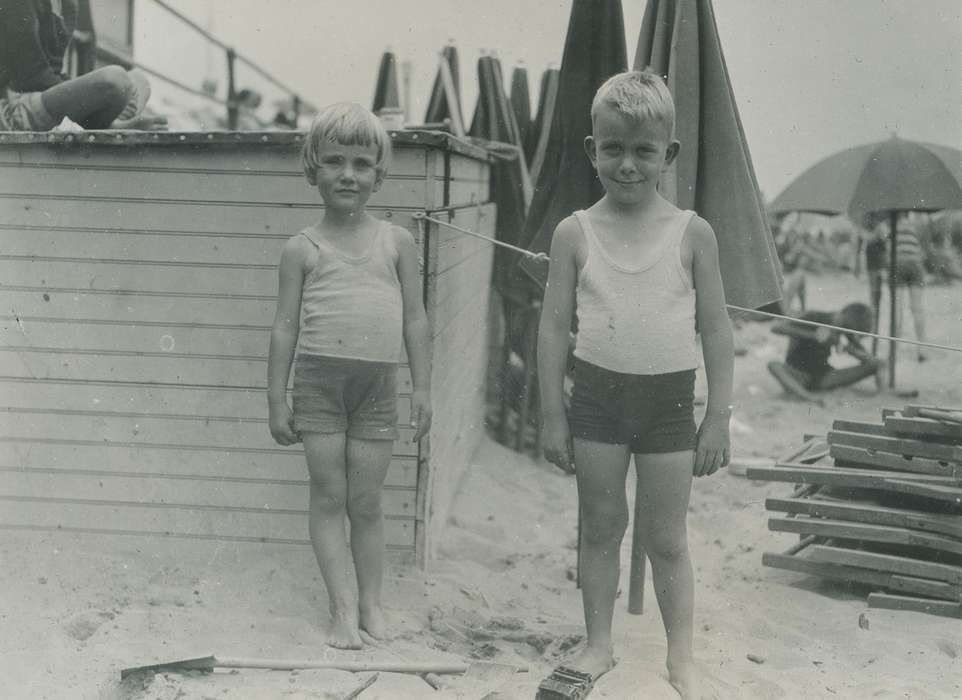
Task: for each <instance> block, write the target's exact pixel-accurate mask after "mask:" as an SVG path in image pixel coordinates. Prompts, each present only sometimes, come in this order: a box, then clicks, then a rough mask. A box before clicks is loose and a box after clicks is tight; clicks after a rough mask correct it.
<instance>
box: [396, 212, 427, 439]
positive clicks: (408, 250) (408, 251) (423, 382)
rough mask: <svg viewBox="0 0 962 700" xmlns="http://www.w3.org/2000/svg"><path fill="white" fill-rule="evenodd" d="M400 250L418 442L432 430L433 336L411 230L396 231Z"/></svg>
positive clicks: (412, 396) (405, 332) (413, 414)
mask: <svg viewBox="0 0 962 700" xmlns="http://www.w3.org/2000/svg"><path fill="white" fill-rule="evenodd" d="M394 231H395V241H396V243H397V250H398V266H397V269H398V279H399V280H400V281H401V301H402V303H403V306H404V346H405V348H406V349H407V353H408V362H409V363H410V365H411V381H412V383H413V384H414V391H413V392H412V394H411V421H412V423H413V426H414V429H415V430H414V441H415V442H417V441H418V440H420V439H421V438H422V437H424V436H425V435H427V432H428V430H429V429H430V427H431V335H430V328H429V327H428V316H427V314H426V313H425V311H424V302H423V301H422V294H421V275H420V272H419V270H418V248H417V243H416V242H415V240H414V236H412V235H411V232H410V231H408V230H407V229H403V228H401V227H399V226H395V227H394Z"/></svg>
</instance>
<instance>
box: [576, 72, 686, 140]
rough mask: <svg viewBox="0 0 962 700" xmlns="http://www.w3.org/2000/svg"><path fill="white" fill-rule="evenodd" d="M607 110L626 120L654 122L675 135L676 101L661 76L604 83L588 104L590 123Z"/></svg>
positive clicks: (621, 76) (620, 77)
mask: <svg viewBox="0 0 962 700" xmlns="http://www.w3.org/2000/svg"><path fill="white" fill-rule="evenodd" d="M603 107H607V108H609V109H613V110H615V111H616V112H618V113H619V114H622V115H624V116H626V117H632V118H634V119H638V120H643V121H655V122H658V123H660V124H663V125H664V126H665V127H666V128H667V130H668V138H672V137H673V136H674V135H675V101H674V100H673V99H672V97H671V93H670V92H668V86H666V85H665V82H664V80H662V78H661V76H660V75H657V74H656V73H652V72H651V71H649V70H644V71H637V70H635V71H627V72H625V73H618V74H616V75H613V76H611V77H610V78H608V80H606V81H605V82H604V83H603V84H602V86H601V87H600V88H598V92H596V93H595V98H594V100H592V102H591V123H592V125H594V123H595V119H597V117H598V112H599V111H600V110H601V109H602V108H603Z"/></svg>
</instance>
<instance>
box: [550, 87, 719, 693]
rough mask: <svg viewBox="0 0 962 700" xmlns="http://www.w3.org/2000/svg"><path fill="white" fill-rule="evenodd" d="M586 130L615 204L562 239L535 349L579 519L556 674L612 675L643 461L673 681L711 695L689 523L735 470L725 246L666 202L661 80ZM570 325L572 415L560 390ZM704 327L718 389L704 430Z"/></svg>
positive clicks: (607, 93) (641, 498)
mask: <svg viewBox="0 0 962 700" xmlns="http://www.w3.org/2000/svg"><path fill="white" fill-rule="evenodd" d="M591 117H592V134H591V135H590V136H588V137H587V138H586V139H585V149H586V151H587V153H588V157H589V158H590V159H591V162H592V164H593V165H594V167H595V169H596V171H597V174H598V178H599V179H600V180H601V183H602V185H603V186H604V189H605V195H604V196H603V197H602V198H601V199H600V200H599V201H598V202H596V203H595V204H594V205H592V206H591V207H590V208H589V209H587V210H584V211H578V212H575V214H574V215H573V216H570V217H568V218H567V219H564V220H563V221H562V222H561V223H560V224H558V227H557V228H556V229H555V232H554V238H553V240H552V243H551V262H550V268H549V274H548V284H547V289H546V292H545V301H544V308H543V311H542V315H541V326H540V333H539V342H538V361H539V365H540V366H539V376H540V383H541V397H542V398H541V400H542V412H543V419H544V434H543V435H544V438H543V439H544V452H545V456H546V458H547V459H548V460H549V461H551V462H553V463H554V464H556V465H557V466H559V467H560V468H562V469H564V470H566V471H569V472H574V474H575V475H576V478H577V483H578V497H579V504H580V509H581V512H582V515H583V521H582V522H583V545H582V550H581V552H582V562H581V568H580V571H581V584H582V592H583V603H584V614H585V623H586V627H587V643H586V646H585V648H584V649H583V650H582V651H581V652H580V653H579V654H578V655H577V656H575V657H574V658H573V659H572V660H571V661H570V662H569V663H568V664H566V668H564V669H562V668H559V669H556V672H555V674H552V677H553V678H559V679H560V678H564V677H570V674H571V672H572V671H573V672H575V673H576V674H579V676H578V677H580V678H582V679H583V680H584V682H585V683H587V684H593V683H594V680H595V679H597V678H598V677H599V676H601V675H602V674H604V673H606V672H607V671H608V670H610V669H611V668H612V666H613V665H614V663H615V661H614V656H613V648H612V640H611V624H612V614H613V609H614V602H615V597H616V594H617V591H618V578H619V551H620V546H621V541H622V538H623V536H624V533H625V527H626V525H627V522H628V507H627V502H626V498H625V479H626V475H627V470H628V464H629V460H630V458H631V457H632V456H634V460H635V468H636V470H637V476H638V479H637V484H638V486H637V498H636V506H635V508H636V512H635V515H636V517H637V518H639V519H640V520H639V522H642V523H643V526H642V531H643V532H644V546H645V548H646V550H647V554H648V558H649V560H650V561H651V566H652V572H653V577H654V585H655V592H656V594H657V598H658V604H659V607H660V609H661V616H662V621H663V622H664V625H665V630H666V632H667V636H668V657H667V666H668V674H669V680H670V682H671V684H672V685H673V686H674V687H675V688H676V689H677V691H678V693H679V694H680V695H681V696H682V697H683V698H686V699H688V698H700V697H701V695H700V690H699V688H702V687H704V685H705V683H704V682H703V681H704V679H703V678H702V677H701V674H700V673H699V671H698V668H697V666H696V664H695V661H694V659H693V654H692V643H693V610H694V579H693V576H692V565H691V559H690V556H689V550H688V540H687V534H686V515H687V511H688V499H689V495H690V491H691V484H692V477H693V476H704V475H708V474H712V473H714V472H715V471H717V470H718V469H720V468H721V467H724V466H725V465H726V464H727V463H728V461H729V431H728V424H729V420H730V418H731V405H730V403H731V396H732V372H733V347H732V346H733V341H732V329H731V324H730V322H729V318H728V314H727V313H726V310H725V293H724V289H723V288H722V281H721V273H720V270H719V263H718V247H717V242H716V240H715V234H714V232H713V231H712V228H711V226H710V225H709V224H708V223H707V222H706V221H705V220H704V219H702V218H700V217H698V216H697V215H696V214H695V212H692V211H681V210H679V209H678V208H677V207H675V206H674V205H673V204H672V203H671V202H669V201H668V200H666V199H665V198H664V197H662V196H661V194H660V193H659V192H658V180H659V178H660V177H661V175H662V173H663V172H664V171H665V169H666V168H667V167H668V166H670V165H671V163H672V162H673V161H674V159H675V157H676V156H677V155H678V150H679V147H680V144H679V142H678V141H677V140H676V139H675V137H674V124H675V108H674V104H673V101H672V97H671V95H670V93H669V92H668V90H667V88H666V86H665V84H664V82H663V81H662V79H661V78H660V77H659V76H657V75H655V74H653V73H649V72H628V73H621V74H619V75H616V76H614V77H612V78H610V79H609V80H608V81H607V82H605V83H604V84H603V85H602V86H601V87H600V88H599V90H598V92H597V94H596V95H595V98H594V102H593V103H592V107H591ZM575 313H576V314H577V321H578V332H577V337H576V341H575V348H574V355H573V356H574V359H573V367H572V368H570V369H571V371H572V373H573V377H574V387H573V392H572V398H571V405H570V409H569V411H568V415H567V417H566V415H565V409H564V403H563V397H562V384H563V381H564V377H565V373H566V370H567V369H568V367H567V366H566V365H567V362H568V356H569V353H568V333H569V330H570V325H571V323H570V322H571V319H572V315H573V314H575ZM696 330H697V332H698V333H700V334H701V345H702V349H703V352H704V361H705V368H706V371H707V379H708V399H707V407H706V412H705V417H704V419H703V420H702V422H701V425H700V426H699V427H698V428H697V430H696V427H695V421H694V415H693V401H694V384H695V369H696V367H697V366H698V349H697V347H696ZM550 680H551V679H547V680H546V681H545V683H549V681H550Z"/></svg>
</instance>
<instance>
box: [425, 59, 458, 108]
mask: <svg viewBox="0 0 962 700" xmlns="http://www.w3.org/2000/svg"><path fill="white" fill-rule="evenodd" d="M441 60H442V61H445V62H447V64H448V72H449V75H450V76H451V82H452V84H453V85H452V86H453V88H454V94H453V95H451V96H450V98H449V96H448V91H446V90H445V88H444V79H443V77H442V75H441V70H440V68H439V70H438V75H437V76H436V77H435V78H434V85H433V86H432V87H431V96H430V98H429V99H428V108H427V111H426V113H425V115H424V121H425V123H427V124H435V123H438V122H442V121H444V120H445V119H452V120H455V121H457V122H458V123H459V124H464V113H463V111H462V110H461V68H460V63H459V61H458V49H457V47H455V46H454V45H453V44H448V45H447V46H445V47H444V49H443V50H442V51H441ZM452 103H453V104H452Z"/></svg>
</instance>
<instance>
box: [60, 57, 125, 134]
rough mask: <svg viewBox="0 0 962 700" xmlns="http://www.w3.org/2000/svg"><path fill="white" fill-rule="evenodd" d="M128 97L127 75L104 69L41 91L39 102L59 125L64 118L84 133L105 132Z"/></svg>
mask: <svg viewBox="0 0 962 700" xmlns="http://www.w3.org/2000/svg"><path fill="white" fill-rule="evenodd" d="M129 96H130V80H129V78H127V71H125V70H124V69H123V68H121V67H120V66H104V67H103V68H98V69H97V70H94V71H91V72H89V73H86V74H84V75H81V76H79V77H77V78H74V79H73V80H68V81H66V82H63V83H60V84H59V85H54V86H53V87H52V88H48V89H46V90H44V91H43V93H42V95H41V99H42V100H43V106H44V107H46V108H47V111H48V112H49V113H50V116H51V117H53V118H54V120H56V122H57V123H58V124H59V123H60V122H61V121H62V120H63V118H64V117H70V119H71V120H73V121H75V122H77V123H78V124H80V126H82V127H84V128H85V129H106V128H107V127H108V126H110V124H111V123H112V122H113V120H114V119H116V117H117V115H118V114H120V112H121V110H123V108H124V106H126V104H127V100H128V98H129Z"/></svg>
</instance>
